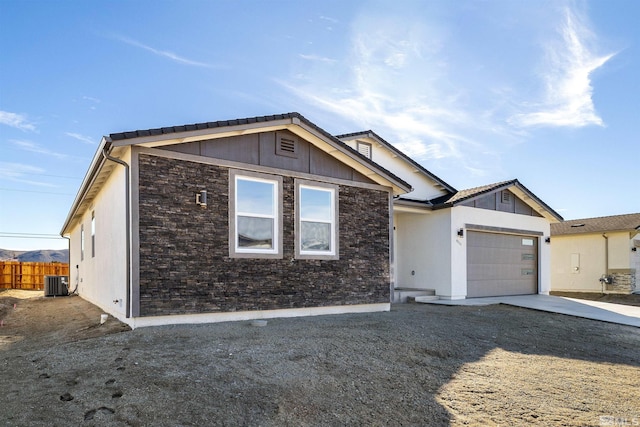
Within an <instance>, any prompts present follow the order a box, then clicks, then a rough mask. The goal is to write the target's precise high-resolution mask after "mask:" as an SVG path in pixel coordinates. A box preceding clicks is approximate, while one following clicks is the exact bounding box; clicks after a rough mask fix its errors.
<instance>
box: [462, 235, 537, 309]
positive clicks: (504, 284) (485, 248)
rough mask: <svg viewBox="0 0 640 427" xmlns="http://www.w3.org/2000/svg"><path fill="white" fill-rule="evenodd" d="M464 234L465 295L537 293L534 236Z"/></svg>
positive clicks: (535, 243) (535, 244) (535, 239)
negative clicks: (465, 255)
mask: <svg viewBox="0 0 640 427" xmlns="http://www.w3.org/2000/svg"><path fill="white" fill-rule="evenodd" d="M467 236H468V241H467V297H485V296H498V295H524V294H534V293H537V291H538V276H537V274H538V272H537V263H538V261H537V253H538V249H537V238H534V237H531V236H522V235H509V234H499V233H485V232H477V231H469V232H468V233H467Z"/></svg>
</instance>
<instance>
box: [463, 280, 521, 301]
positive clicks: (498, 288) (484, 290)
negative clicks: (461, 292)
mask: <svg viewBox="0 0 640 427" xmlns="http://www.w3.org/2000/svg"><path fill="white" fill-rule="evenodd" d="M528 283H529V281H528V280H527V281H523V282H518V281H513V280H492V281H490V282H486V281H482V282H474V281H471V282H470V287H473V288H474V289H477V290H478V293H477V294H476V295H473V296H469V298H481V297H492V296H505V295H529V294H531V293H532V292H528V291H524V292H523V290H522V289H524V288H526V287H527V284H528Z"/></svg>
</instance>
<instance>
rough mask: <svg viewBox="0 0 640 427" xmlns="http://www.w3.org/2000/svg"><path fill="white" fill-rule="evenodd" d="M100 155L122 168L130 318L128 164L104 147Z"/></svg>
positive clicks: (129, 311) (127, 296) (127, 311)
mask: <svg viewBox="0 0 640 427" xmlns="http://www.w3.org/2000/svg"><path fill="white" fill-rule="evenodd" d="M102 155H103V156H104V158H105V159H107V160H111V161H112V162H115V163H118V164H119V165H122V166H124V186H125V190H124V191H125V215H126V218H125V222H126V226H125V229H126V231H125V232H126V233H127V234H126V237H125V239H124V240H125V242H126V255H125V256H126V263H127V266H126V271H127V290H126V298H125V304H126V318H127V319H128V318H129V317H131V298H130V295H131V221H130V216H131V215H130V212H131V204H130V201H129V164H127V162H125V161H124V160H122V159H118V158H116V157H111V156H110V155H109V153H108V152H107V147H106V146H105V147H104V148H103V149H102Z"/></svg>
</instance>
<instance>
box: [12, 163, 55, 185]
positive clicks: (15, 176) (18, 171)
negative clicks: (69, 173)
mask: <svg viewBox="0 0 640 427" xmlns="http://www.w3.org/2000/svg"><path fill="white" fill-rule="evenodd" d="M43 172H45V170H44V169H42V168H39V167H36V166H31V165H25V164H23V163H10V162H0V179H7V180H9V181H13V182H20V183H23V184H29V185H36V186H38V187H48V188H56V187H57V186H56V185H53V184H51V183H49V182H42V181H34V180H33V179H26V178H27V177H30V176H33V175H40V174H42V173H43Z"/></svg>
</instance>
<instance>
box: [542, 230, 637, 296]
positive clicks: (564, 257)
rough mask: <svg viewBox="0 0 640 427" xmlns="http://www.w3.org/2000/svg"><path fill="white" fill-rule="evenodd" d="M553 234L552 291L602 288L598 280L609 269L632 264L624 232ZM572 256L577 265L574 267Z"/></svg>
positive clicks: (625, 267)
mask: <svg viewBox="0 0 640 427" xmlns="http://www.w3.org/2000/svg"><path fill="white" fill-rule="evenodd" d="M607 237H608V239H605V238H604V237H603V236H602V233H598V234H574V235H563V236H553V238H552V239H551V271H552V277H551V289H552V290H554V291H574V292H602V290H603V285H602V283H601V282H600V278H601V277H602V275H604V274H607V266H606V249H605V248H606V247H607V245H608V248H609V269H627V268H634V267H633V266H632V265H631V261H632V257H631V256H630V254H631V242H630V240H629V233H628V232H619V233H611V232H608V233H607ZM576 260H578V261H579V266H578V267H579V268H578V269H577V270H576V269H575V264H576Z"/></svg>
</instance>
